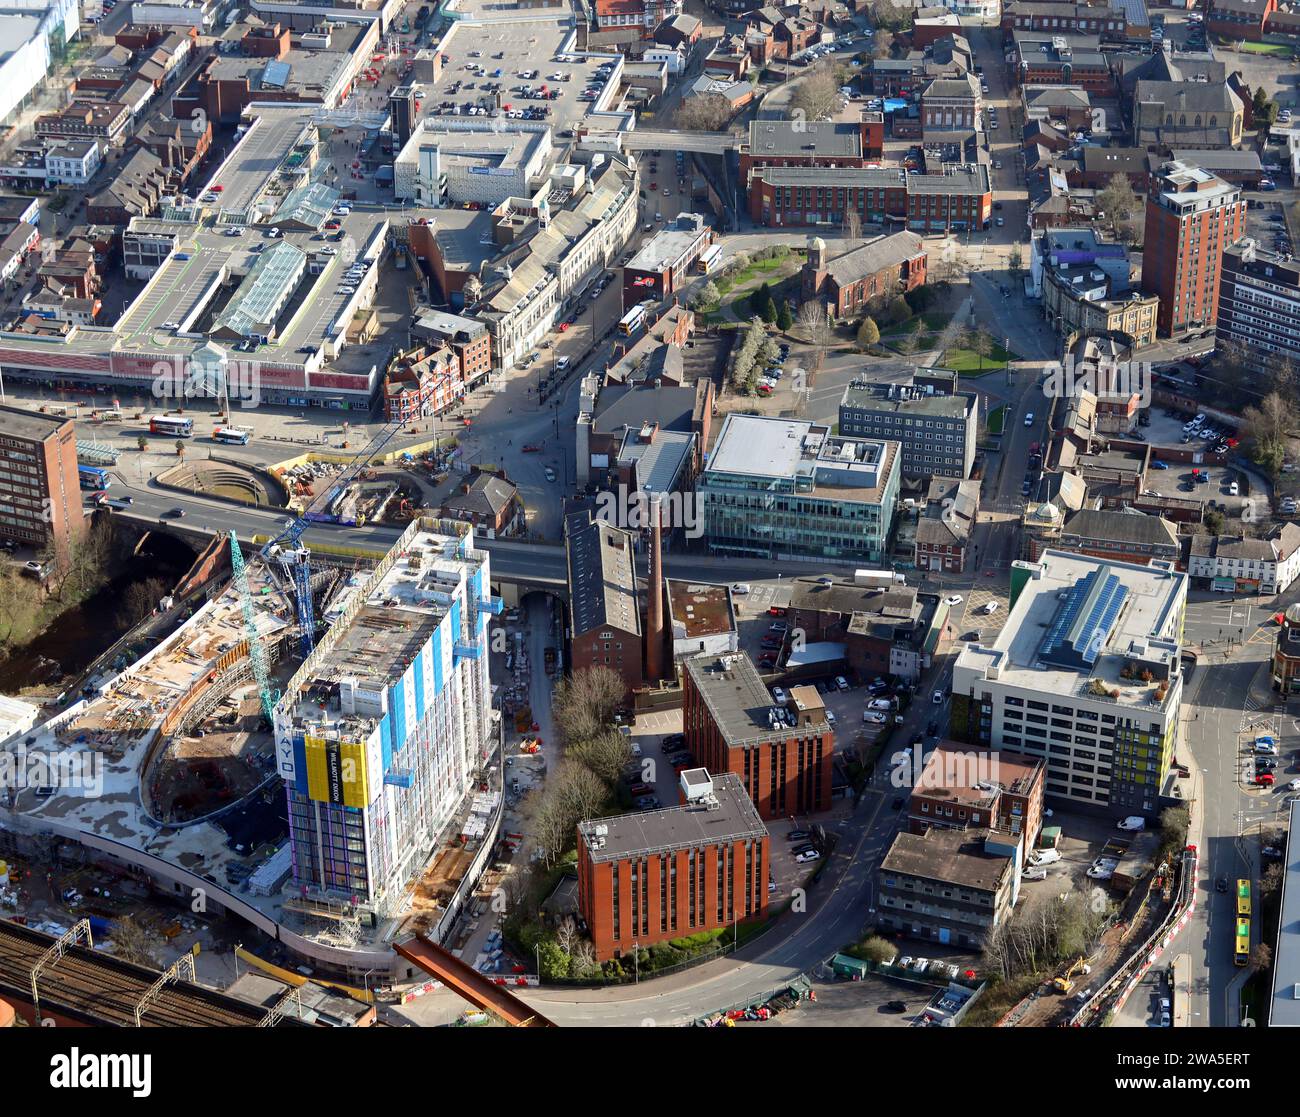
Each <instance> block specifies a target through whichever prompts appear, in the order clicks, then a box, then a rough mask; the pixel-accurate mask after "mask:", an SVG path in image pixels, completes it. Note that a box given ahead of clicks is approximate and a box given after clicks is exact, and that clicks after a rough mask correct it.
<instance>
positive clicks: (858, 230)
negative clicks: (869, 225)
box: [842, 205, 862, 240]
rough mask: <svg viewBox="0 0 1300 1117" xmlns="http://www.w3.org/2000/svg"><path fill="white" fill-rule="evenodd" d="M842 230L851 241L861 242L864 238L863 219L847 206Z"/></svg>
mask: <svg viewBox="0 0 1300 1117" xmlns="http://www.w3.org/2000/svg"><path fill="white" fill-rule="evenodd" d="M842 228H843V230H844V235H845V236H846V237H848V239H849V240H860V239H861V238H862V217H861V216H860V215H859V214H858V211H857V210H856V209H849V208H847V205H846V207H845V210H844V222H843V225H842Z"/></svg>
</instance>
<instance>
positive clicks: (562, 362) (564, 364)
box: [555, 357, 570, 372]
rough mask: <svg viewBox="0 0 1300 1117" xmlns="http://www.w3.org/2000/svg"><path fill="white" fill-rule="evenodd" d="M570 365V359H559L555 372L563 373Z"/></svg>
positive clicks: (556, 362)
mask: <svg viewBox="0 0 1300 1117" xmlns="http://www.w3.org/2000/svg"><path fill="white" fill-rule="evenodd" d="M569 364H570V361H569V358H568V357H559V358H557V359H556V361H555V371H556V372H563V371H564V370H565V369H566V368H568V367H569Z"/></svg>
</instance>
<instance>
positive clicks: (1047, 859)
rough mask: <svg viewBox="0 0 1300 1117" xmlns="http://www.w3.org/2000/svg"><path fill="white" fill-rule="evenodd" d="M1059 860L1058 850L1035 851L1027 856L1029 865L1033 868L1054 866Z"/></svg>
mask: <svg viewBox="0 0 1300 1117" xmlns="http://www.w3.org/2000/svg"><path fill="white" fill-rule="evenodd" d="M1060 859H1061V851H1060V850H1059V849H1036V850H1034V852H1033V853H1031V854H1030V855H1029V863H1030V864H1031V865H1033V866H1034V867H1035V868H1039V867H1041V866H1043V865H1055V864H1056V862H1058V861H1059V860H1060Z"/></svg>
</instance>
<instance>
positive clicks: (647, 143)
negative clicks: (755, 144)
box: [623, 128, 741, 155]
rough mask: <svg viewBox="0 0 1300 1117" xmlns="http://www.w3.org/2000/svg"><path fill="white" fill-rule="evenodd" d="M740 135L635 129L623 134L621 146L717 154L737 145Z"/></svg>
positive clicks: (640, 149)
mask: <svg viewBox="0 0 1300 1117" xmlns="http://www.w3.org/2000/svg"><path fill="white" fill-rule="evenodd" d="M740 143H741V137H740V136H739V135H737V134H736V133H735V132H658V131H655V130H653V129H649V128H647V129H637V130H636V131H634V132H625V133H624V134H623V146H624V147H625V148H627V149H628V150H629V151H695V152H699V153H701V154H703V155H717V154H720V153H721V152H723V151H729V150H734V149H735V148H737V147H739V146H740Z"/></svg>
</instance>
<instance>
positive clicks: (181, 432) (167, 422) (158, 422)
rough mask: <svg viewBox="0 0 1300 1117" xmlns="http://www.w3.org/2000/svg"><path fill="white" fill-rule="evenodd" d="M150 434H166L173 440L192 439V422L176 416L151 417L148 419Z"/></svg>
mask: <svg viewBox="0 0 1300 1117" xmlns="http://www.w3.org/2000/svg"><path fill="white" fill-rule="evenodd" d="M149 433H150V434H167V435H171V436H172V437H173V438H193V437H194V420H193V419H182V418H180V417H179V416H176V415H153V416H150V418H149Z"/></svg>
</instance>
